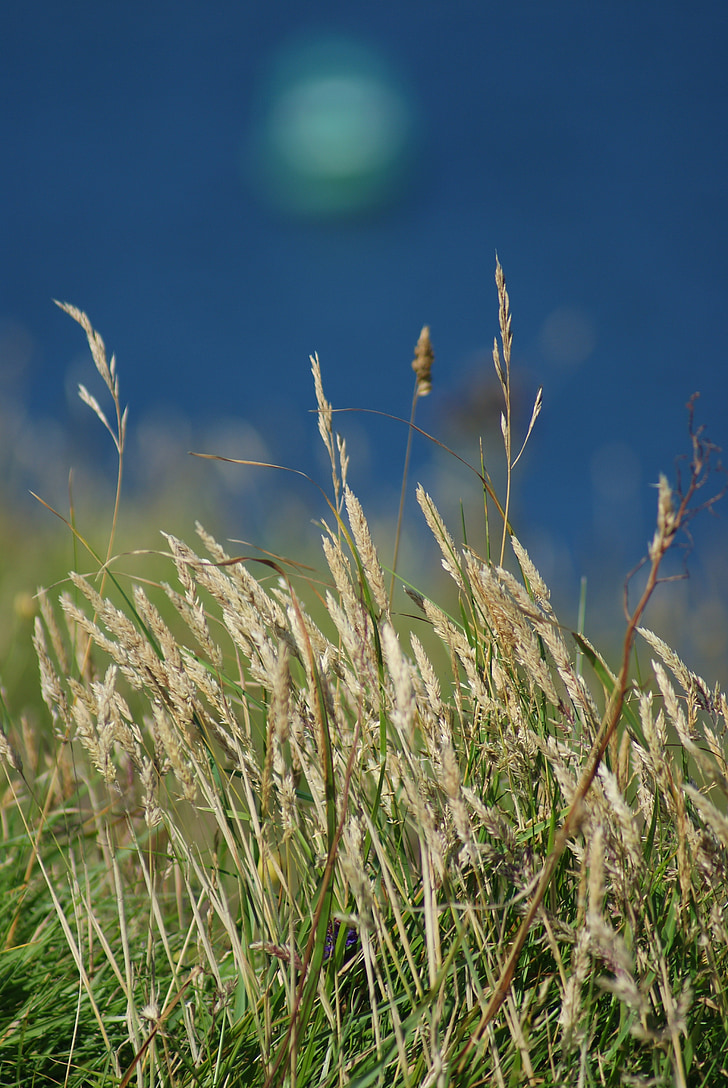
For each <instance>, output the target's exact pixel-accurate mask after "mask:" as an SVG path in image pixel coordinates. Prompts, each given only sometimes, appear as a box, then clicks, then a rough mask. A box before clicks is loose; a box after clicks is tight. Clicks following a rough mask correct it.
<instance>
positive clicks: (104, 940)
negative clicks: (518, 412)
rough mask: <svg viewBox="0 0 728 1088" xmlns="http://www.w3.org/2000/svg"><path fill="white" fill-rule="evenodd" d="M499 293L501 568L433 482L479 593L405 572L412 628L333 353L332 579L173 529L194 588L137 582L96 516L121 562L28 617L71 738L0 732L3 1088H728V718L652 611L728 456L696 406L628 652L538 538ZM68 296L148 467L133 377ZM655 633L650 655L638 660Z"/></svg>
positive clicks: (438, 526)
mask: <svg viewBox="0 0 728 1088" xmlns="http://www.w3.org/2000/svg"><path fill="white" fill-rule="evenodd" d="M496 284H497V290H498V300H499V313H500V322H499V323H500V332H501V346H500V348H499V347H498V346H497V345H496V347H495V351H494V360H495V366H496V371H497V374H498V377H499V380H500V384H501V388H502V392H503V397H504V408H503V416H502V421H503V422H502V434H503V442H504V453H505V458H506V465H507V480H508V485H507V494H506V496H505V499H504V501H503V502H502V503H501V502H500V501H499V499H498V497H497V496H496V495H495V493H494V491H493V488H492V484H491V482H490V478H489V477H488V475H487V473H486V472H485V470H484V469H483V471H482V472H479V473H477V475H478V476H479V477H480V481H481V484H482V488H483V495H484V500H485V504H486V523H487V524H488V525H492V524H493V519H494V518H495V517H497V518H499V519H500V524H499V526H498V529H497V532H496V533H495V534H494V535H495V542H494V551H495V553H496V554H498V563H495V562H493V561H492V560H491V559H490V554H491V542H490V539H489V538H488V537H487V536H486V537H484V538H483V540H482V542H481V545H480V547H479V548H478V547H476V545H475V543H474V542H473V541H472V540H471V542H470V544H469V546H459V545H457V544H456V542H455V539H454V538H453V536H452V535H451V533H450V531H449V530H448V528H447V527H446V526H445V524H444V522H443V520H442V518H441V516H440V514H439V512H438V510H437V507H436V505H435V503H434V501H433V499H432V498H431V497H430V496H429V495H428V494H427V492H426V491H425V490H424V489H423V488H422V487H418V488H417V500H418V503H419V506H420V508H421V511H422V515H423V528H422V532H423V533H424V532H427V533H429V534H431V535H432V537H433V538H434V540H435V541H436V543H437V545H438V547H439V550H440V554H441V558H442V564H443V566H444V568H445V570H446V571H447V573H448V574H449V576H450V577H451V579H452V581H453V583H454V585H455V587H456V590H457V601H458V606H457V611H456V613H455V614H448V613H447V612H446V611H444V610H443V609H442V608H441V607H439V606H438V604H437V603H436V602H435V601H434V600H431V599H430V598H429V597H428V596H427V595H426V594H424V593H421V592H419V591H417V590H414V589H413V588H412V587H409V595H410V601H411V603H412V606H413V608H414V610H415V611H414V613H413V614H412V615H406V614H402V613H399V614H395V613H394V611H393V609H392V603H391V602H392V584H390V587H389V589H388V587H387V576H386V572H385V570H384V569H383V567H382V565H381V563H380V560H379V558H378V554H377V549H376V546H375V543H374V541H373V540H372V537H371V534H370V530H369V526H368V523H367V519H366V516H365V513H364V511H363V509H362V507H361V505H360V503H359V501H358V500H357V498H356V496H355V495H354V494H353V493H352V491H351V490H350V488H349V486H348V482H347V470H348V456H347V452H346V445H345V442H344V441H343V440H342V439H341V437H340V436H339V435H337V433H336V432H335V430H334V411H333V409H332V406H331V405H330V404H329V403H328V401H327V400H326V398H325V395H324V390H323V383H322V378H321V372H320V368H319V365H318V361H317V360H316V359H314V360H313V361H312V365H313V376H314V385H315V391H316V398H317V406H318V420H319V429H320V432H321V436H322V439H323V441H324V444H325V446H326V449H327V451H328V454H329V458H330V462H331V472H332V492H331V496H330V497H329V498H327V500H326V511H325V516H324V518H323V520H322V521H321V529H322V550H323V556H324V560H325V564H326V575H325V577H324V578H323V581H316V580H314V579H313V578H312V577H311V576H310V574H307V573H306V572H302V571H301V569H300V568H299V567H298V566H297V565H296V564H295V563H294V562H292V561H288V560H285V559H283V558H281V557H276V556H270V555H263V557H262V558H261V557H258V558H256V557H254V556H250V555H231V554H229V553H228V551H227V550H226V549H225V548H223V547H222V546H221V545H220V544H219V543H218V542H217V541H216V540H215V539H213V538H212V537H211V536H210V534H209V533H208V532H206V531H205V529H204V528H203V527H202V526H199V525H198V527H197V533H198V544H197V545H196V546H195V547H194V548H193V547H191V546H190V545H189V544H188V543H186V542H184V541H183V540H181V539H179V538H178V537H176V536H172V535H167V536H166V554H167V556H168V563H169V582H168V583H164V584H161V585H151V584H144V583H143V582H142V581H141V580H140V579H137V580H134V581H133V582H130V581H129V580H127V579H126V578H124V577H123V576H122V575H120V574H118V573H117V564H116V563H115V562H113V561H112V552H113V548H112V545H111V542H110V543H109V546H108V549H106V551H105V552H104V554H103V555H101V554H97V553H96V552H95V551H93V550H92V549H91V547H90V545H87V544H86V541H84V540H83V539H82V538H81V537H80V534H79V531H78V529H77V528H76V527H75V526H71V531H72V532H74V533H75V534H77V536H78V539H79V544H80V545H81V546H82V547H83V546H86V548H87V553H86V554H87V556H88V562H89V564H90V565H91V568H92V573H87V574H81V573H72V574H71V575H70V583H69V587H68V589H66V590H65V591H64V592H63V593H62V595H61V597H60V601H59V602H58V603H57V604H56V603H55V602H54V601H53V600H51V597H50V595H44V596H43V597H42V610H41V613H42V614H41V616H40V617H39V618H38V620H37V623H36V629H35V647H36V652H37V655H38V660H39V664H40V676H41V687H42V693H43V697H44V699H45V702H46V704H47V706H48V712H49V714H50V717H51V720H52V723H53V732H54V737H55V749H54V752H53V758H52V760H50V759H48V760H46V762H45V763H43V762H42V761H41V760H39V759H37V758H34V755H33V743H34V741H33V737H32V736H26V737H25V739H24V740H23V738H21V737H20V736H19V735H18V730H17V728H16V727H15V725H14V723H13V722H12V719H11V718H10V717H9V716H8V718H7V720H6V722H5V732H4V733H3V734H2V737H3V739H2V755H3V756H4V766H5V773H6V776H7V787H6V791H5V794H4V797H3V802H2V813H1V815H2V820H3V830H4V833H5V840H6V851H5V858H4V864H3V866H2V868H1V869H0V877H1V878H2V882H3V887H4V888H5V889H6V895H5V898H4V900H3V906H2V915H1V921H2V926H1V929H0V937H1V938H2V942H3V946H4V949H5V951H4V953H3V961H2V962H1V963H0V966H2V965H4V968H3V972H4V979H5V980H8V979H9V980H10V982H9V983H8V982H7V981H3V982H0V997H1V1000H0V1071H1V1072H2V1075H3V1078H4V1079H3V1080H2V1083H8V1084H17V1085H26V1084H51V1083H57V1084H69V1085H71V1084H73V1085H87V1084H91V1085H94V1084H98V1085H101V1084H118V1085H122V1086H126V1085H129V1084H136V1085H139V1086H140V1088H141V1086H143V1085H149V1086H156V1085H179V1086H182V1085H185V1086H187V1085H190V1086H191V1085H200V1086H203V1085H204V1086H208V1085H209V1086H212V1085H216V1086H222V1085H227V1086H234V1085H241V1086H242V1085H260V1086H264V1088H271V1086H273V1085H282V1084H288V1085H291V1086H294V1085H299V1086H308V1085H313V1084H316V1085H331V1086H334V1085H340V1086H343V1085H355V1086H356V1088H365V1086H367V1085H375V1084H387V1085H395V1084H401V1085H403V1086H417V1088H420V1086H423V1085H427V1086H429V1085H437V1086H444V1085H447V1084H454V1085H455V1084H457V1085H463V1086H465V1085H490V1084H496V1085H503V1086H504V1085H517V1084H529V1085H543V1084H553V1085H572V1084H573V1085H582V1084H584V1085H586V1084H595V1085H596V1084H600V1085H602V1084H603V1085H617V1084H623V1083H629V1084H666V1085H667V1084H677V1085H688V1084H690V1085H698V1084H700V1085H713V1084H718V1083H721V1082H722V1079H723V1078H725V1077H726V1076H728V1070H727V1068H726V1066H727V1065H728V1063H727V1062H726V1058H725V1054H726V1046H725V1040H726V1038H728V988H727V987H726V982H727V980H728V960H727V949H728V929H727V919H726V909H728V894H727V893H728V880H727V878H726V848H727V847H728V818H727V817H726V797H727V796H728V767H727V766H726V760H725V735H726V731H727V730H728V703H727V702H726V697H725V695H724V694H723V693H722V692H721V691H719V690H717V689H716V690H712V689H711V688H710V687H709V686H708V685H707V684H706V683H705V681H703V680H702V679H701V678H700V677H698V676H697V675H696V674H695V673H693V672H692V671H690V670H689V669H688V668H687V667H686V666H685V665H684V664H683V663H682V662H681V661H680V660H679V659H678V658H677V656H676V655H675V654H674V653H673V651H672V650H671V649H670V648H669V647H668V646H667V645H666V644H665V643H663V642H662V641H661V640H660V639H658V638H657V637H656V636H655V635H654V634H652V633H650V632H649V631H648V630H646V629H645V628H644V627H643V626H641V624H642V621H643V616H644V611H645V608H646V606H647V603H648V601H649V600H650V598H651V596H652V594H653V593H654V592H655V590H656V588H657V586H658V583H659V581H660V577H661V574H660V572H661V565H662V562H663V559H664V556H665V555H666V553H667V552H668V551H669V550H670V549H671V548H672V547H673V546H674V544H675V541H676V540H677V539H678V538H679V535H680V534H681V533H682V532H683V531H685V529H686V527H687V525H688V523H689V521H690V520H691V518H692V517H693V515H694V514H695V512H696V511H697V509H699V508H701V507H704V506H705V505H711V504H712V503H713V502H714V501H715V500H716V498H717V497H718V496H717V495H716V494H712V495H711V497H710V498H709V499H708V500H707V501H706V500H705V499H704V495H706V494H708V492H707V491H706V490H704V489H705V488H706V487H707V486H709V480H710V469H711V458H712V459H713V460H714V452H715V451H714V449H713V447H711V446H710V444H709V443H708V442H707V441H706V440H705V438H704V436H703V434H702V432H701V431H700V430H699V429H697V428H695V427H694V425H693V424H692V418H691V426H690V435H691V458H690V463H689V469H688V472H687V474H686V475H685V474H684V475H685V478H684V479H683V481H682V482H678V483H677V484H676V485H675V486H674V487H673V486H671V485H670V484H669V483H668V480H667V478H666V477H661V479H660V482H659V488H658V512H657V523H656V529H655V535H654V539H653V541H652V543H651V545H650V548H649V554H648V556H647V559H646V566H645V573H646V577H644V578H643V581H642V583H641V585H642V589H641V591H640V592H639V593H638V599H637V602H636V604H634V606H632V607H631V608H627V620H626V628H625V637H624V645H623V654H622V660H621V662H619V664H618V668H617V671H616V672H613V671H612V670H611V669H610V667H609V665H608V664H607V662H606V661H604V660H603V659H602V657H601V656H600V655H599V653H598V652H597V651H596V650H595V649H594V648H593V647H592V646H591V645H590V643H589V641H588V640H587V638H586V637H585V635H584V634H583V633H579V634H572V633H570V632H569V631H568V630H566V629H565V628H564V627H563V626H562V625H561V624H560V623H559V621H558V619H557V617H556V615H555V614H554V611H553V609H552V606H551V604H550V599H549V591H548V588H547V586H546V585H545V584H544V582H543V580H542V578H541V577H540V575H539V573H538V570H537V569H536V567H535V566H534V564H533V563H532V562H531V560H530V558H529V556H528V554H527V552H526V550H525V549H524V547H523V546H522V544H521V543H520V542H519V541H518V539H517V538H516V536H515V535H514V534H513V531H512V528H511V526H510V523H509V501H510V486H511V473H512V470H513V469H514V468H515V466H516V463H517V461H518V457H519V456H520V453H518V454H516V455H514V452H513V451H514V450H516V449H519V448H520V449H521V451H522V448H523V445H524V444H525V441H527V440H528V436H529V435H530V433H531V429H532V427H533V425H534V423H535V421H536V418H537V416H538V413H539V411H540V406H541V397H540V393H539V395H538V397H537V399H536V403H535V406H534V410H533V413H532V418H531V421H530V424H529V426H528V427H527V428H526V430H525V441H524V437H523V436H521V437H520V438H519V437H518V436H517V435H516V434H515V430H514V420H513V418H512V414H511V404H510V353H511V316H510V306H509V301H508V295H507V292H506V286H505V279H504V276H503V273H502V269H501V267H500V264H498V265H497V272H496ZM68 310H69V313H71V316H73V317H75V319H76V320H77V321H79V323H80V324H81V325H82V327H83V328H84V330H85V331H86V334H87V337H88V339H89V343H90V344H91V347H92V353H93V357H94V361H95V363H96V366H97V368H98V369H99V371H100V373H101V374H102V376H104V375H107V376H108V379H109V380H108V381H106V385H107V388H108V391H109V394H110V396H111V398H112V401H113V405H114V416H113V417H112V418H114V419H115V420H116V423H115V425H110V424H109V423H108V421H107V417H106V416H105V415H104V413H103V411H102V409H101V408H100V406H99V405H98V403H97V402H94V403H91V401H90V398H88V395H87V396H86V398H85V399H86V402H87V403H89V404H90V406H91V408H92V409H93V410H94V411H95V412H96V414H97V415H98V416H99V417H100V418H101V419H102V422H104V423H105V425H106V426H107V427H108V429H109V430H110V431H111V434H112V438H113V439H114V442H115V444H116V447H117V450H118V452H119V456H120V461H121V455H122V451H123V438H124V426H125V423H124V421H125V418H126V417H125V413H124V411H123V410H122V408H121V405H120V402H119V391H118V382H117V381H116V377H115V369H114V367H113V365H111V364H107V362H106V354H105V349H104V346H103V342H102V341H101V338H100V337H99V336H98V334H97V333H95V331H94V330H93V329H92V327H91V325H90V323H89V322H88V319H87V318H85V315H82V314H80V313H79V312H78V311H74V310H73V309H72V308H68ZM428 343H429V340H428ZM431 362H432V360H431V359H430V365H431ZM428 380H429V371H428ZM417 395H418V393H417V390H416V391H415V399H414V402H413V413H412V423H413V422H414V404H415V403H416V399H417ZM519 443H521V445H520V446H519ZM120 481H121V467H120V470H119V482H120ZM701 500H702V502H701ZM113 523H114V525H115V524H116V511H115V513H114V517H113ZM507 549H510V550H511V552H512V560H513V561H512V562H511V563H510V569H509V566H508V565H507V564H506V560H507V555H506V550H507ZM514 571H517V574H516V573H513V572H514ZM314 617H316V618H314ZM637 638H639V639H641V640H642V641H643V643H644V644H645V646H646V647H647V648H648V652H649V653H650V654H651V655H653V660H652V664H651V670H650V673H649V674H647V675H645V674H642V675H640V676H639V677H638V678H637V679H634V678H633V676H632V671H631V665H632V659H633V646H634V642H635V640H636V639H637ZM426 647H427V648H426ZM577 654H580V655H581V658H582V661H583V662H584V663H586V664H587V665H588V667H589V669H590V676H589V682H587V680H585V678H584V677H583V676H582V675H581V672H582V671H583V670H582V668H581V667H580V668H577V665H576V658H577ZM21 748H23V753H22V754H23V756H24V759H23V761H22V762H21V756H20V755H19V754H18V752H19V750H20V749H21ZM51 963H53V964H54V966H52V967H50V968H49V965H50V964H51ZM22 972H26V973H28V974H29V976H30V978H31V979H32V985H28V984H25V985H24V984H23V982H22V977H21V976H22ZM49 1002H52V1003H49Z"/></svg>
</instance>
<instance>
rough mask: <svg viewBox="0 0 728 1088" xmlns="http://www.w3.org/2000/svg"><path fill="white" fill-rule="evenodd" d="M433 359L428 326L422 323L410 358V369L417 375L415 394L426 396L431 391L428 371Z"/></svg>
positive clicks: (430, 368)
mask: <svg viewBox="0 0 728 1088" xmlns="http://www.w3.org/2000/svg"><path fill="white" fill-rule="evenodd" d="M434 361H435V353H434V352H433V350H432V342H431V340H430V326H429V325H423V326H422V332H421V333H420V338H419V340H418V341H417V346H416V347H415V357H414V359H413V360H412V369H413V370H414V372H415V375H416V376H417V396H418V397H426V396H428V394H429V393H431V392H432V380H431V378H430V372H431V371H432V364H433V363H434Z"/></svg>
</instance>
